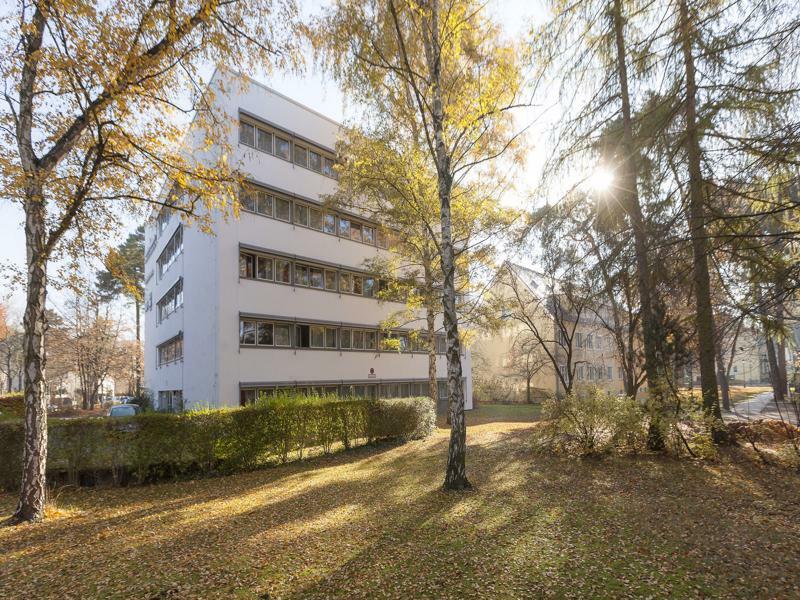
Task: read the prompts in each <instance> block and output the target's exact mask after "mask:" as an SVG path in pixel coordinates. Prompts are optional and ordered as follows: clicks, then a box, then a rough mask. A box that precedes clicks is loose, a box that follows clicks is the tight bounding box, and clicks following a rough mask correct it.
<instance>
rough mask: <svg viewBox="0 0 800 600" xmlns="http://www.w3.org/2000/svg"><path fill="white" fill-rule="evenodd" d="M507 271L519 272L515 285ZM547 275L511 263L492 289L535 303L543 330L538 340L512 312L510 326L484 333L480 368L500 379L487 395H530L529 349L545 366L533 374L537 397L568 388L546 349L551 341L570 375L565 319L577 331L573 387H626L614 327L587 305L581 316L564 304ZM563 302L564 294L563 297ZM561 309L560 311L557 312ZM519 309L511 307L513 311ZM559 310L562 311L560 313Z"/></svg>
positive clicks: (476, 351)
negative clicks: (548, 287) (547, 284)
mask: <svg viewBox="0 0 800 600" xmlns="http://www.w3.org/2000/svg"><path fill="white" fill-rule="evenodd" d="M507 274H510V276H512V277H514V278H515V284H514V291H513V292H512V287H511V285H510V283H509V280H508V277H507V276H506V275H507ZM542 283H543V282H542V276H541V274H539V273H537V272H536V271H534V270H532V269H528V268H526V267H523V266H521V265H516V264H513V263H506V265H505V269H504V273H503V274H501V276H500V277H498V278H497V280H496V281H495V283H494V286H493V288H492V292H493V293H494V294H495V295H497V296H500V297H503V298H506V299H511V298H514V302H517V301H518V300H517V298H516V296H517V294H518V293H519V294H520V295H521V298H520V300H521V301H522V302H525V303H526V304H527V305H528V306H529V307H531V308H530V311H531V314H530V316H531V319H532V321H533V322H534V323H535V325H536V327H537V330H538V331H540V332H541V338H542V340H541V342H542V343H537V342H536V340H533V339H532V338H531V336H530V334H529V333H528V331H529V327H527V326H526V325H524V324H523V323H521V322H519V320H517V319H513V318H506V320H505V322H506V326H505V327H503V328H502V329H501V330H500V331H499V332H496V333H492V334H490V335H484V336H483V337H481V338H480V339H479V340H477V341H476V342H475V344H474V345H473V356H474V362H475V368H476V370H478V369H480V372H481V376H482V377H483V378H485V379H486V378H488V379H489V380H490V381H494V382H495V383H494V384H493V385H492V386H490V387H491V389H492V392H491V393H492V395H493V396H494V398H485V400H491V399H494V400H513V401H521V400H523V399H526V398H527V384H528V382H527V375H526V372H525V371H526V367H527V364H526V362H525V361H526V354H527V352H528V351H530V352H532V353H534V355H535V356H536V355H537V354H538V356H536V358H535V360H537V361H538V363H539V365H540V368H539V369H538V370H537V371H536V373H535V374H534V375H533V376H532V378H531V382H530V385H531V388H532V390H533V396H534V398H535V399H540V398H542V397H544V396H547V395H554V394H557V395H560V394H563V393H564V386H563V384H562V383H561V379H560V378H559V376H558V374H557V373H556V370H555V366H554V365H553V361H552V360H550V359H549V358H548V357H547V356H546V354H544V353H543V348H542V346H546V347H547V349H548V350H549V352H550V353H552V355H553V356H555V357H556V358H557V363H558V368H559V370H560V371H561V375H562V377H563V378H564V379H565V380H569V371H570V369H568V368H567V355H566V352H565V351H564V346H565V340H563V339H562V334H561V332H560V329H559V327H558V322H559V320H560V321H561V322H562V323H565V324H568V326H569V330H570V331H572V325H573V324H574V332H575V333H574V336H573V339H572V344H571V346H572V354H573V355H572V360H571V362H572V364H573V365H574V380H573V387H574V388H578V387H581V386H595V387H599V388H602V389H605V390H608V391H609V392H612V393H622V392H623V391H624V379H623V372H622V367H621V364H620V362H619V360H618V359H617V352H616V346H615V344H614V341H613V339H612V336H611V335H610V333H609V331H608V329H606V328H605V327H604V325H603V324H602V322H601V320H600V319H599V318H598V317H597V316H596V315H595V314H594V313H591V312H589V311H588V310H587V311H583V312H582V314H581V315H580V318H579V319H578V318H576V317H575V316H574V315H572V316H570V313H571V311H570V310H569V308H568V307H565V306H563V304H562V306H560V307H559V308H558V309H557V308H556V307H555V306H554V304H553V302H554V301H558V294H551V293H550V292H549V291H547V290H545V289H544V287H543V285H542ZM562 303H563V300H562ZM556 310H558V313H556ZM512 312H513V310H510V311H509V315H506V316H507V317H510V314H511V313H512ZM557 314H558V316H556V315H557Z"/></svg>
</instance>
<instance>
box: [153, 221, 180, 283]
mask: <svg viewBox="0 0 800 600" xmlns="http://www.w3.org/2000/svg"><path fill="white" fill-rule="evenodd" d="M181 252H183V227H178V228H177V229H176V230H175V233H173V234H172V237H171V238H170V239H169V241H168V242H167V245H166V246H164V249H163V250H162V251H161V254H160V255H159V257H158V276H159V278H161V277H162V276H163V275H164V273H165V272H166V271H167V269H169V268H170V267H171V266H172V263H174V262H175V260H176V259H177V258H178V255H179V254H180V253H181Z"/></svg>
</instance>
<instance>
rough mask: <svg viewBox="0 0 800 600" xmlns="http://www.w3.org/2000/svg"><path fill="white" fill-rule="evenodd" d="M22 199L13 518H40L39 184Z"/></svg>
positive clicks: (43, 283)
mask: <svg viewBox="0 0 800 600" xmlns="http://www.w3.org/2000/svg"><path fill="white" fill-rule="evenodd" d="M27 192H28V193H27V196H28V197H27V198H26V200H25V240H26V254H27V265H28V275H27V283H28V289H27V298H26V306H25V317H24V328H25V340H24V352H25V369H24V378H25V441H24V445H23V451H22V483H21V486H20V492H19V504H18V505H17V509H16V511H15V513H14V517H13V519H14V520H15V521H41V520H42V519H43V518H44V510H45V502H46V500H47V483H46V478H45V468H46V465H47V402H46V398H45V395H44V379H45V363H46V357H45V351H44V333H45V329H46V327H47V322H46V317H45V301H46V298H47V260H46V257H45V253H44V246H45V218H44V203H43V200H42V191H41V187H36V186H35V185H34V186H33V189H29V190H28V191H27Z"/></svg>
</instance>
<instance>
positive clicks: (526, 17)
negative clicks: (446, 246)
mask: <svg viewBox="0 0 800 600" xmlns="http://www.w3.org/2000/svg"><path fill="white" fill-rule="evenodd" d="M300 4H301V5H302V10H303V13H304V14H306V15H308V14H312V13H314V12H316V11H317V10H319V8H320V6H323V5H325V4H328V2H320V1H318V0H301V2H300ZM487 9H488V10H489V11H490V13H491V14H492V16H493V17H494V18H495V19H497V20H498V21H499V22H500V23H501V24H502V26H503V27H504V28H505V29H506V32H507V34H508V35H509V36H511V37H517V36H519V37H523V36H524V35H525V34H526V33H527V31H529V29H530V28H531V26H532V24H534V23H540V22H541V21H543V20H544V19H545V18H546V9H545V8H544V5H543V0H530V1H525V0H517V1H514V0H491V1H490V2H489V4H488V7H487ZM209 76H210V73H209ZM251 76H252V77H253V78H254V79H257V80H259V81H262V82H264V83H265V84H267V85H269V86H270V87H272V88H274V89H276V90H277V91H279V92H281V93H283V94H285V95H287V96H289V97H290V98H294V99H296V100H297V101H298V102H301V103H302V104H305V105H306V106H308V107H310V108H312V109H314V110H316V111H318V112H320V113H322V114H325V115H327V116H329V117H331V118H333V119H335V120H337V121H340V122H341V121H345V120H346V119H347V118H348V117H349V116H350V114H349V113H348V108H347V102H346V100H345V98H344V97H343V95H342V93H341V91H340V90H339V89H338V87H337V85H336V84H335V82H333V81H332V80H330V79H329V78H326V77H324V76H322V75H321V74H320V73H318V72H315V71H314V70H313V69H311V68H309V70H308V72H307V73H305V74H304V75H302V76H295V75H287V74H284V73H277V72H276V73H273V74H272V75H265V74H264V73H253V74H251ZM538 114H539V110H538V109H530V110H526V111H524V112H522V113H520V114H518V116H517V118H518V120H519V124H520V125H521V126H527V125H530V124H531V123H533V125H532V127H531V129H530V130H529V138H530V140H537V139H539V140H540V139H543V138H544V137H545V136H544V127H545V124H544V122H543V121H541V120H539V119H537V115H538ZM534 122H535V123H534ZM3 151H4V152H6V151H10V149H3ZM545 153H546V148H545V147H544V145H532V147H531V153H530V156H529V158H528V165H527V168H526V169H524V170H523V171H524V172H525V173H526V179H525V180H523V181H521V182H520V183H519V186H518V190H517V194H518V198H517V203H522V201H523V199H524V198H526V197H527V195H528V192H529V191H530V190H532V189H534V188H535V186H536V182H537V179H538V174H539V167H540V166H541V164H542V161H543V160H544V156H545ZM512 201H513V200H512ZM137 225H138V223H136V222H133V221H132V222H131V223H130V224H129V228H128V229H127V230H125V231H120V232H119V233H118V235H117V238H116V240H115V243H119V242H120V241H121V240H123V239H124V238H125V237H126V236H127V234H128V233H129V232H130V231H131V230H133V229H135V227H136V226H137ZM9 264H11V265H14V266H16V267H17V268H19V269H21V268H22V267H23V266H24V264H25V236H24V230H23V214H22V210H21V207H20V206H19V205H17V204H14V203H12V202H10V201H9V200H7V199H0V269H1V271H0V275H2V278H1V279H0V289H2V288H5V290H6V291H5V292H4V293H0V302H5V303H7V304H8V305H9V308H10V312H11V316H12V318H14V319H15V320H18V321H21V320H22V313H23V308H24V301H25V296H24V293H25V292H24V289H20V288H19V287H17V286H12V285H9V283H8V279H7V276H6V274H7V272H8V270H7V268H6V267H7V266H8V265H9ZM49 298H50V303H51V304H52V305H53V306H54V307H56V308H58V307H59V306H60V305H61V304H62V303H63V301H64V299H65V297H64V295H63V293H61V292H59V291H58V290H50V291H49Z"/></svg>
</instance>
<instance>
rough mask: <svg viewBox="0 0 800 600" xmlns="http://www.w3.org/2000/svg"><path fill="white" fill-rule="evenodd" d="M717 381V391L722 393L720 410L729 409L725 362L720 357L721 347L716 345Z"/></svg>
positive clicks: (729, 397) (729, 401)
mask: <svg viewBox="0 0 800 600" xmlns="http://www.w3.org/2000/svg"><path fill="white" fill-rule="evenodd" d="M717 379H719V390H720V392H721V393H722V408H724V409H725V410H730V409H731V394H730V388H729V386H728V373H727V371H726V370H725V360H724V358H723V356H722V346H721V344H718V345H717Z"/></svg>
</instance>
